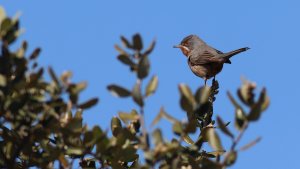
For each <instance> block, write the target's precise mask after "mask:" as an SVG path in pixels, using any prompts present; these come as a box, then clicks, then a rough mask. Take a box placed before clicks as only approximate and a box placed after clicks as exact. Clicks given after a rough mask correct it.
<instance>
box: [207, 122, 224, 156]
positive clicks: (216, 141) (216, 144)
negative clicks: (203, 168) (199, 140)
mask: <svg viewBox="0 0 300 169" xmlns="http://www.w3.org/2000/svg"><path fill="white" fill-rule="evenodd" d="M205 135H206V139H207V141H208V143H209V145H210V146H211V147H212V148H213V149H214V150H215V151H222V150H224V149H223V147H222V145H221V141H220V138H219V136H218V134H217V133H216V131H215V129H214V128H207V131H206V133H205Z"/></svg>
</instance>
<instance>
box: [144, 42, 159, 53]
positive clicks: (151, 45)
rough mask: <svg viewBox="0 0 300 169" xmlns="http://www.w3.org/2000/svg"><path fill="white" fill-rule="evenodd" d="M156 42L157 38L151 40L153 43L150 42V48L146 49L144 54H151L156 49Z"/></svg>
mask: <svg viewBox="0 0 300 169" xmlns="http://www.w3.org/2000/svg"><path fill="white" fill-rule="evenodd" d="M155 43H156V42H155V40H153V41H152V42H151V44H150V46H149V47H148V49H146V51H145V53H144V55H149V54H150V53H151V52H152V51H153V49H154V47H155Z"/></svg>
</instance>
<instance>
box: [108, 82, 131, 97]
mask: <svg viewBox="0 0 300 169" xmlns="http://www.w3.org/2000/svg"><path fill="white" fill-rule="evenodd" d="M107 89H108V90H109V91H110V92H111V93H112V94H113V95H114V96H117V97H128V96H130V95H131V92H130V91H129V90H127V89H125V88H123V87H121V86H118V85H109V86H107Z"/></svg>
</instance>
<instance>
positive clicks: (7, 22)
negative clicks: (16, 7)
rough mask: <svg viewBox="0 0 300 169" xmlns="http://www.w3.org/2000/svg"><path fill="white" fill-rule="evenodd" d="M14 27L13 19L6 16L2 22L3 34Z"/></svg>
mask: <svg viewBox="0 0 300 169" xmlns="http://www.w3.org/2000/svg"><path fill="white" fill-rule="evenodd" d="M11 27H12V21H11V19H9V18H4V19H3V20H2V22H1V27H0V28H1V29H0V30H1V36H2V34H4V35H6V33H7V31H9V29H10V28H11Z"/></svg>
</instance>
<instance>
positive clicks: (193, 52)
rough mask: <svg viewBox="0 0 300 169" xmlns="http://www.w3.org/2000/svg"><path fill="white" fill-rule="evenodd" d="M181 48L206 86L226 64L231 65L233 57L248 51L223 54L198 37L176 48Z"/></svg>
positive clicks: (241, 50) (243, 49) (184, 40)
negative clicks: (208, 80)
mask: <svg viewBox="0 0 300 169" xmlns="http://www.w3.org/2000/svg"><path fill="white" fill-rule="evenodd" d="M174 47H177V48H180V49H181V51H182V52H183V54H184V55H185V56H187V57H188V65H189V67H190V68H191V70H192V72H193V73H194V74H195V75H197V76H199V77H201V78H203V79H204V80H205V84H206V81H207V79H210V78H211V77H215V75H216V74H218V73H219V72H220V71H221V70H222V68H223V64H224V63H229V64H230V63H231V61H230V60H229V59H230V58H231V57H232V56H234V55H236V54H239V53H241V52H244V51H246V50H248V49H249V48H248V47H245V48H240V49H237V50H233V51H231V52H227V53H223V52H221V51H219V50H217V49H215V48H213V47H211V46H209V45H207V44H206V43H205V42H204V41H203V40H202V39H200V38H199V37H198V36H197V35H189V36H187V37H185V38H184V39H183V40H182V41H181V43H180V45H177V46H174Z"/></svg>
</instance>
